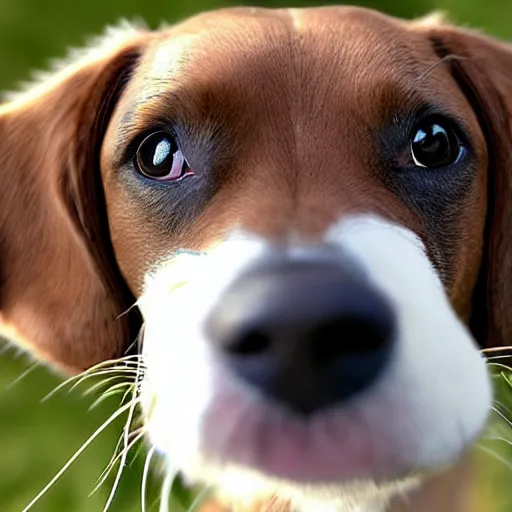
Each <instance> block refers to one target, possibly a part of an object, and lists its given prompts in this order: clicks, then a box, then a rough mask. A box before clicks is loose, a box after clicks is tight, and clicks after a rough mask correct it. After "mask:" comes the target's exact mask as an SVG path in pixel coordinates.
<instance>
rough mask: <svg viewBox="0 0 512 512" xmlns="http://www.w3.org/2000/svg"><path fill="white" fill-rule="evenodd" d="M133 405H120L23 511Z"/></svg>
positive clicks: (26, 510) (42, 494) (28, 508)
mask: <svg viewBox="0 0 512 512" xmlns="http://www.w3.org/2000/svg"><path fill="white" fill-rule="evenodd" d="M130 407H132V403H128V404H126V405H124V406H122V407H120V408H119V409H118V410H117V411H115V412H114V413H113V414H112V415H111V416H110V418H109V419H108V420H107V421H105V422H104V423H103V424H102V425H101V426H100V427H99V428H98V429H97V430H96V431H95V432H94V433H93V434H92V435H91V436H90V437H89V439H87V441H86V442H85V443H84V444H83V445H82V446H81V447H80V448H79V449H78V450H77V451H76V452H75V454H74V455H73V456H72V457H71V458H70V459H69V460H68V462H66V464H65V465H64V466H63V467H62V469H61V470H60V471H59V472H58V473H57V474H56V475H55V476H54V477H53V478H52V479H51V480H50V482H48V484H47V485H46V486H45V487H44V488H43V489H42V490H41V491H40V492H39V494H38V495H37V496H36V497H35V498H34V499H33V500H32V501H31V502H30V503H29V504H28V505H27V506H26V507H25V508H24V509H23V510H22V512H28V511H29V510H30V509H31V508H32V507H33V506H34V505H35V504H36V503H37V502H38V501H39V500H40V499H41V498H42V497H43V496H44V495H45V494H46V493H47V492H48V491H49V490H50V489H51V488H52V487H53V486H54V485H55V483H56V482H57V481H58V480H59V479H60V478H61V477H62V475H64V473H65V472H66V471H67V470H68V469H69V468H70V467H71V465H72V464H73V463H74V462H76V460H77V459H78V458H79V457H80V455H82V453H83V452H84V451H85V450H86V449H87V448H88V447H89V446H90V445H91V443H92V442H93V441H94V440H95V439H96V438H97V437H98V436H99V435H100V434H101V433H102V432H104V431H105V430H106V428H107V427H109V426H110V425H111V424H112V423H113V422H114V421H115V420H116V419H117V418H119V416H121V415H122V414H123V413H125V412H126V411H128V410H129V409H130Z"/></svg>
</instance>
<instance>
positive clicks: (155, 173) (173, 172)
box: [135, 132, 193, 181]
mask: <svg viewBox="0 0 512 512" xmlns="http://www.w3.org/2000/svg"><path fill="white" fill-rule="evenodd" d="M135 160H136V162H135V163H136V166H137V169H138V171H139V172H140V173H141V174H143V175H144V176H146V177H148V178H151V179H153V180H163V181H172V180H177V179H179V178H182V177H183V176H187V175H189V174H193V173H192V171H191V169H190V167H189V166H188V164H187V161H186V160H185V157H184V156H183V153H182V152H181V150H180V148H179V147H178V144H177V143H176V141H175V140H174V139H173V138H172V137H171V136H170V135H168V134H167V133H165V132H155V133H152V134H151V135H149V136H147V137H146V138H145V139H144V140H143V141H142V142H141V144H140V146H139V147H138V149H137V155H136V159H135Z"/></svg>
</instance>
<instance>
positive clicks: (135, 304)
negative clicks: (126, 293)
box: [116, 302, 137, 320]
mask: <svg viewBox="0 0 512 512" xmlns="http://www.w3.org/2000/svg"><path fill="white" fill-rule="evenodd" d="M136 307H137V302H135V303H134V304H132V305H131V306H130V307H129V308H128V309H126V310H125V311H123V312H122V313H119V315H117V316H116V320H119V319H120V318H123V316H126V315H127V314H128V313H129V312H130V311H131V310H132V309H133V308H136Z"/></svg>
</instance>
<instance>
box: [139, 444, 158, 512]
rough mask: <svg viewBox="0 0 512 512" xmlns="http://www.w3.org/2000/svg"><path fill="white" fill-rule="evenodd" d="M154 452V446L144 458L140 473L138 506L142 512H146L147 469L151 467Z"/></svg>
mask: <svg viewBox="0 0 512 512" xmlns="http://www.w3.org/2000/svg"><path fill="white" fill-rule="evenodd" d="M155 450H156V448H155V447H154V446H153V448H151V449H150V450H149V452H148V454H147V456H146V462H145V463H144V470H143V471H142V483H141V488H140V505H141V511H142V512H146V501H147V490H148V477H149V468H150V467H151V460H152V459H153V456H154V455H155Z"/></svg>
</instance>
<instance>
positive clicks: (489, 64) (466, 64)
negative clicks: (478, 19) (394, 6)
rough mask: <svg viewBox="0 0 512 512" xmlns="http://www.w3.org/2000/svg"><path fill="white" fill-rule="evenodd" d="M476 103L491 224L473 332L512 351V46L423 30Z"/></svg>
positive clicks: (445, 30)
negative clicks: (484, 150)
mask: <svg viewBox="0 0 512 512" xmlns="http://www.w3.org/2000/svg"><path fill="white" fill-rule="evenodd" d="M421 29H422V30H426V31H427V32H428V37H429V38H430V41H431V43H432V46H433V48H434V50H435V52H436V53H437V55H438V56H439V57H440V58H446V64H447V65H448V66H450V67H451V71H452V74H453V77H454V78H455V80H456V81H457V82H458V84H459V87H460V88H461V89H462V91H463V92H464V94H465V95H466V97H467V99H468V101H469V102H470V103H471V105H472V107H473V109H474V111H475V113H476V115H477V117H478V119H479V122H480V126H481V129H482V131H483V133H484V135H485V138H486V141H487V148H488V155H489V162H488V171H487V187H488V200H487V221H486V233H485V247H484V254H483V260H482V266H481V271H480V277H479V280H478V283H477V286H476V289H475V292H474V301H473V308H472V318H471V327H472V329H473V331H474V334H475V336H476V338H477V340H478V341H479V342H480V344H481V345H482V346H484V347H492V346H506V345H512V46H509V45H507V44H505V43H501V42H498V41H496V40H493V39H491V38H488V37H485V36H482V35H480V34H478V33H476V32H471V31H467V30H461V29H456V28H453V27H449V26H445V25H442V24H441V25H437V26H430V27H428V26H423V27H421Z"/></svg>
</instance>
